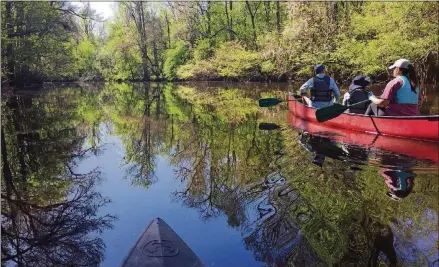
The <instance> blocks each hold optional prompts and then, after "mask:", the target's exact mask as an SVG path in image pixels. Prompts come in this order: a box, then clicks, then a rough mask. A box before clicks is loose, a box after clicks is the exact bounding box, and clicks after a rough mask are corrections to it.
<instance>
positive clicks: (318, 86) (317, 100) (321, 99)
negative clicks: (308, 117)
mask: <svg viewBox="0 0 439 267" xmlns="http://www.w3.org/2000/svg"><path fill="white" fill-rule="evenodd" d="M325 70H326V68H325V66H324V65H323V64H318V65H316V66H314V72H315V76H314V77H312V78H311V79H309V80H308V81H307V82H306V83H304V84H303V85H302V86H301V87H300V95H301V96H302V99H303V101H304V103H307V104H308V105H309V106H311V107H314V108H324V107H328V106H331V105H332V103H333V98H335V100H336V101H339V99H340V90H339V89H338V87H337V84H336V83H335V81H334V79H333V78H332V77H329V76H327V75H326V73H325ZM308 90H309V91H310V93H311V96H309V95H308Z"/></svg>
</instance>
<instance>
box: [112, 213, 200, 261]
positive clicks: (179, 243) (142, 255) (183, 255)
mask: <svg viewBox="0 0 439 267" xmlns="http://www.w3.org/2000/svg"><path fill="white" fill-rule="evenodd" d="M174 266H179V267H199V266H204V265H203V264H202V263H201V261H200V259H199V258H198V257H197V256H196V255H195V253H194V252H193V251H192V250H191V249H190V248H189V247H188V245H186V243H185V242H184V241H183V240H182V239H181V238H180V237H179V236H178V235H177V234H176V233H175V232H174V231H173V230H172V229H171V227H169V225H167V224H166V223H165V222H164V221H163V220H162V219H160V218H156V219H154V220H152V221H151V223H150V224H149V225H148V227H147V228H146V230H145V231H144V232H143V233H142V235H141V236H140V237H139V239H138V240H137V242H136V244H135V245H134V247H133V248H132V249H131V251H130V252H129V254H128V256H127V257H126V258H125V260H124V261H123V263H122V265H121V267H174Z"/></svg>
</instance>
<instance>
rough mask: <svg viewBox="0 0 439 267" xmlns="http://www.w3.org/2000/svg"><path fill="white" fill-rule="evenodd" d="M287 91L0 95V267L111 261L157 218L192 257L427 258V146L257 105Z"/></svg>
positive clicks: (325, 261)
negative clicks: (358, 139) (343, 131)
mask: <svg viewBox="0 0 439 267" xmlns="http://www.w3.org/2000/svg"><path fill="white" fill-rule="evenodd" d="M296 88H297V86H295V87H291V86H290V85H276V84H274V85H265V84H228V85H226V84H147V85H145V84H141V83H137V84H105V85H104V84H86V85H73V84H70V85H56V84H55V85H53V84H52V85H50V86H46V87H45V88H42V89H38V90H36V89H35V90H30V89H27V90H16V91H9V92H6V93H4V94H3V95H2V128H1V131H2V142H1V143H2V207H1V210H2V240H1V241H2V242H1V246H2V264H5V265H6V266H105V267H107V266H108V267H111V266H119V264H120V263H121V261H122V260H123V258H124V257H125V256H126V254H127V252H128V251H129V249H130V248H131V247H132V246H133V245H134V243H135V241H136V239H137V238H138V237H139V235H140V233H141V232H142V231H143V229H144V228H145V227H146V226H147V225H148V223H149V222H150V221H151V220H152V219H153V218H156V217H160V218H162V219H163V220H165V221H166V222H167V223H168V224H169V225H170V226H171V227H172V228H173V229H174V231H175V232H176V233H177V234H178V235H179V236H180V237H181V238H182V239H183V240H184V241H185V242H186V243H187V244H188V245H189V247H191V248H192V250H193V251H194V252H195V254H197V255H198V257H199V258H200V259H201V261H202V262H203V263H204V264H205V265H206V266H225V267H226V266H227V267H228V266H239V267H245V266H249V267H250V266H257V267H259V266H439V253H438V244H439V242H438V209H439V205H438V204H439V203H438V201H439V198H438V197H439V196H438V195H439V193H438V186H439V179H438V172H437V169H438V163H437V161H438V147H437V144H433V145H432V144H430V143H427V144H424V143H410V142H409V143H407V142H401V146H396V148H394V149H391V148H389V149H386V148H385V146H381V147H378V146H377V145H375V144H378V143H379V141H380V140H383V139H377V140H374V139H375V138H374V136H371V142H370V143H367V144H366V143H363V145H359V144H355V143H346V142H344V141H343V140H342V141H337V140H336V139H334V138H332V137H331V136H322V135H315V133H314V134H313V133H312V132H311V131H309V132H308V131H303V130H302V129H297V128H294V125H295V123H296V120H295V119H294V118H292V117H291V115H288V112H287V109H286V105H284V104H283V105H282V104H281V105H278V106H277V107H272V108H266V109H262V108H259V107H258V106H257V101H256V100H257V99H259V98H261V97H270V96H271V97H273V96H277V97H281V96H285V92H287V91H289V90H290V91H291V90H293V89H296ZM428 101H429V102H428V103H426V104H425V105H424V106H423V113H424V114H429V113H432V114H437V104H433V103H435V102H437V96H436V95H430V96H429V98H428ZM365 138H366V139H367V138H369V135H366V137H365ZM379 138H381V137H379ZM384 143H385V139H384ZM365 144H366V145H365ZM398 147H399V148H401V147H404V148H408V149H399V148H398ZM419 151H427V152H425V153H417V152H419ZM374 264H376V265H374ZM394 264H398V265H394Z"/></svg>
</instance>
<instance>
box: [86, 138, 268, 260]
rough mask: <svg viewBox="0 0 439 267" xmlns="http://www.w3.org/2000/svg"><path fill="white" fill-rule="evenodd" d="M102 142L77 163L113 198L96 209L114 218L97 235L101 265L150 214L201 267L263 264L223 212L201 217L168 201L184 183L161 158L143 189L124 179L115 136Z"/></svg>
mask: <svg viewBox="0 0 439 267" xmlns="http://www.w3.org/2000/svg"><path fill="white" fill-rule="evenodd" d="M101 132H102V131H101ZM102 142H103V143H107V145H106V146H105V150H104V152H103V153H102V155H100V156H98V157H93V156H92V157H89V158H88V159H87V160H85V161H83V162H82V163H81V164H80V166H79V167H78V171H81V172H85V171H87V170H90V169H92V168H95V167H97V166H99V167H100V169H101V170H102V172H103V176H104V178H105V180H104V181H103V182H102V184H101V186H100V188H99V189H98V191H99V192H100V193H101V194H102V195H103V196H104V197H108V198H110V199H111V200H112V203H110V204H108V205H107V206H105V207H104V208H102V209H101V210H100V212H101V213H102V214H106V213H111V214H115V215H117V216H118V217H119V220H117V221H116V222H115V223H114V228H113V229H110V230H107V231H105V232H104V233H103V234H102V239H103V241H104V243H105V245H106V251H105V257H106V259H105V261H104V262H103V263H102V265H101V266H105V267H107V266H108V267H112V266H118V265H119V264H120V262H121V261H122V260H123V258H124V257H125V256H126V254H127V253H128V251H129V249H130V248H131V247H132V246H133V245H134V243H135V241H136V240H137V238H138V237H139V235H140V234H141V232H142V231H143V229H144V228H145V227H146V226H147V225H148V223H149V221H150V220H152V219H153V218H155V217H160V218H162V219H163V220H165V222H166V223H168V224H169V226H171V228H172V229H173V230H174V231H175V232H176V233H177V234H178V235H179V236H180V237H181V238H182V239H183V240H184V241H185V242H186V243H187V244H188V246H189V247H190V248H191V249H192V250H193V251H194V252H195V254H197V256H198V257H199V258H200V259H201V260H202V261H203V263H204V264H205V265H206V266H261V265H262V263H258V262H256V261H255V260H254V258H253V254H252V252H251V251H247V250H245V247H244V246H243V244H242V242H243V241H242V236H241V234H240V233H239V232H238V231H237V230H235V229H232V228H230V227H229V226H228V225H227V223H225V221H226V220H227V219H226V218H225V216H218V217H217V218H213V219H210V220H209V221H208V222H204V221H203V220H201V219H200V214H199V213H198V212H197V211H196V210H195V209H191V208H188V207H185V206H183V205H182V204H181V203H179V202H177V201H173V200H172V193H173V192H175V191H176V190H177V189H180V190H181V189H183V187H184V184H183V183H180V182H179V181H178V182H177V180H176V179H175V175H174V173H173V169H172V166H170V165H169V163H168V161H167V158H166V157H157V159H156V166H157V168H156V170H157V171H156V176H157V177H158V178H159V179H157V182H156V183H154V184H152V185H151V186H150V188H148V189H146V188H142V187H134V186H131V182H130V181H129V180H127V179H123V177H124V176H125V169H124V168H120V165H121V162H123V156H124V155H123V154H121V153H120V152H121V151H124V148H123V145H122V143H121V142H120V139H119V138H118V137H115V136H105V135H104V134H103V139H102Z"/></svg>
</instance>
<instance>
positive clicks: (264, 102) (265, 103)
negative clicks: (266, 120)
mask: <svg viewBox="0 0 439 267" xmlns="http://www.w3.org/2000/svg"><path fill="white" fill-rule="evenodd" d="M281 102H282V100H280V99H277V98H262V99H259V106H260V107H261V108H264V107H271V106H275V105H277V104H279V103H281Z"/></svg>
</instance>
